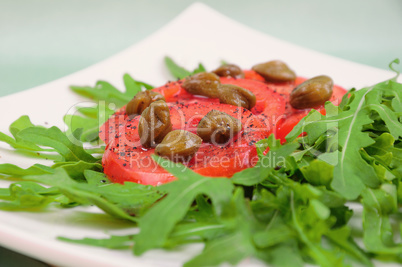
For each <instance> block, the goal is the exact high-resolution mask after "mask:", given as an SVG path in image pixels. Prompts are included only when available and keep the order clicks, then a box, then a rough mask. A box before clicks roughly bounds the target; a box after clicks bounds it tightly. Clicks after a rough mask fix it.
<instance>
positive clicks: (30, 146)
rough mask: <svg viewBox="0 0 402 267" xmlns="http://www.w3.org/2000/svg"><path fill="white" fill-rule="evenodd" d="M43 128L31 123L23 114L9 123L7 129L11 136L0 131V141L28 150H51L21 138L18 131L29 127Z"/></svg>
mask: <svg viewBox="0 0 402 267" xmlns="http://www.w3.org/2000/svg"><path fill="white" fill-rule="evenodd" d="M36 127H39V128H43V127H42V126H35V125H33V124H32V122H31V120H30V119H29V117H28V116H26V115H24V116H21V117H19V118H18V119H17V120H15V121H14V122H13V123H11V125H10V127H9V130H10V133H11V134H12V136H13V137H14V138H13V137H10V136H8V135H6V134H5V133H2V132H0V141H2V142H5V143H7V144H9V145H10V146H12V147H13V148H15V149H22V150H29V151H53V150H50V149H44V148H41V147H39V146H37V145H36V144H35V143H32V142H30V141H29V140H23V139H22V138H21V137H20V136H19V133H20V132H21V131H23V130H25V129H29V128H36Z"/></svg>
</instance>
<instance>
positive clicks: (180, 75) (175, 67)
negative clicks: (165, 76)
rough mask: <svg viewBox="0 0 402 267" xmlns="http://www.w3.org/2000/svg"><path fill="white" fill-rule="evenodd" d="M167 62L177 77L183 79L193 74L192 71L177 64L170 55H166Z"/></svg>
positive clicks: (169, 68) (171, 71)
mask: <svg viewBox="0 0 402 267" xmlns="http://www.w3.org/2000/svg"><path fill="white" fill-rule="evenodd" d="M165 64H166V67H167V68H168V70H169V71H170V73H171V74H172V76H173V77H175V78H176V79H183V78H185V77H187V76H190V75H191V72H189V71H188V70H186V69H185V68H183V67H180V66H179V65H177V63H176V62H174V61H173V59H171V58H170V57H165Z"/></svg>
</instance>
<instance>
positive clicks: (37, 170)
mask: <svg viewBox="0 0 402 267" xmlns="http://www.w3.org/2000/svg"><path fill="white" fill-rule="evenodd" d="M49 173H53V170H52V168H50V167H47V166H44V165H41V164H34V165H33V166H31V167H29V168H27V169H22V168H20V167H18V166H16V165H14V164H10V163H4V164H0V174H5V175H9V176H12V177H22V176H25V175H41V174H49Z"/></svg>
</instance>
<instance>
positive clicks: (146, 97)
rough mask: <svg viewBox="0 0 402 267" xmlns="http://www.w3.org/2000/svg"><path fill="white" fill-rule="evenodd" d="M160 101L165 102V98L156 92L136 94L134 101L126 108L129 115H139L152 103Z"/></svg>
mask: <svg viewBox="0 0 402 267" xmlns="http://www.w3.org/2000/svg"><path fill="white" fill-rule="evenodd" d="M158 100H165V97H164V96H163V95H161V94H159V93H157V92H154V91H142V92H139V93H138V94H136V95H135V96H134V97H133V99H131V100H130V102H128V104H127V106H126V113H127V115H132V114H138V115H141V113H142V112H143V111H144V110H145V109H146V108H147V107H149V105H150V104H151V103H152V102H155V101H158Z"/></svg>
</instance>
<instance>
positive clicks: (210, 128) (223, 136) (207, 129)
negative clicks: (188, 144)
mask: <svg viewBox="0 0 402 267" xmlns="http://www.w3.org/2000/svg"><path fill="white" fill-rule="evenodd" d="M240 130H241V122H240V121H239V120H238V119H236V118H234V117H232V116H230V115H229V114H227V113H225V112H221V111H218V110H214V109H213V110H211V111H210V112H208V113H207V115H205V116H204V117H203V118H202V119H201V121H200V122H199V123H198V126H197V134H198V135H199V136H200V137H201V138H202V140H204V142H211V143H213V144H215V143H217V144H225V143H226V142H228V141H229V140H230V139H231V138H232V137H233V136H235V135H236V134H237V133H238V132H239V131H240Z"/></svg>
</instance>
